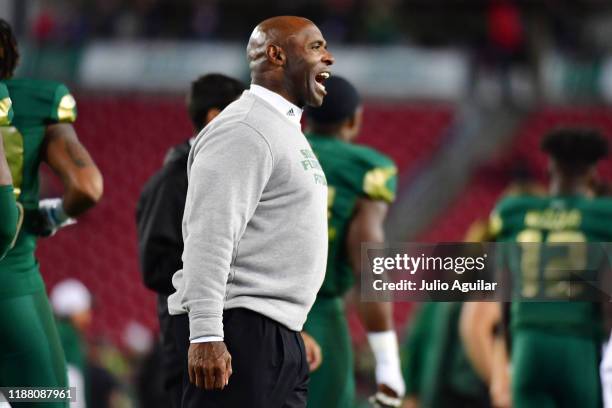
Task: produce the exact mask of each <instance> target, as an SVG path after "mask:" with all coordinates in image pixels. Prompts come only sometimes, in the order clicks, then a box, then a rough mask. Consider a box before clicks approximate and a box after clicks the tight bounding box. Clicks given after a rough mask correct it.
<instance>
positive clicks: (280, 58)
mask: <svg viewBox="0 0 612 408" xmlns="http://www.w3.org/2000/svg"><path fill="white" fill-rule="evenodd" d="M266 56H267V57H268V61H270V63H272V64H274V65H278V66H282V65H285V61H287V56H286V55H285V51H283V49H282V48H281V47H279V46H278V45H274V44H270V45H268V48H266Z"/></svg>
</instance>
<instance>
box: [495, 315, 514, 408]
mask: <svg viewBox="0 0 612 408" xmlns="http://www.w3.org/2000/svg"><path fill="white" fill-rule="evenodd" d="M497 305H498V308H499V310H501V308H502V305H501V304H499V303H498V304H497ZM498 327H499V328H498V330H496V331H495V337H494V340H493V356H492V365H491V382H490V384H489V392H490V394H491V403H492V404H493V406H494V407H495V408H510V407H512V392H511V377H510V361H509V357H508V344H507V336H505V330H504V329H503V325H502V324H500V325H499V326H498Z"/></svg>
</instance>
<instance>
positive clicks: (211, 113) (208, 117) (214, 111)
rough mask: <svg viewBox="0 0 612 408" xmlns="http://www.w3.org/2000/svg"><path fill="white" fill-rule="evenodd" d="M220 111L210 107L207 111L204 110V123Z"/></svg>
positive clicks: (207, 122) (208, 121)
mask: <svg viewBox="0 0 612 408" xmlns="http://www.w3.org/2000/svg"><path fill="white" fill-rule="evenodd" d="M220 113H221V110H220V109H217V108H210V109H209V110H208V112H206V118H205V120H206V122H204V123H206V124H209V123H210V121H211V120H213V119H214V118H215V117H216V116H217V115H218V114H220Z"/></svg>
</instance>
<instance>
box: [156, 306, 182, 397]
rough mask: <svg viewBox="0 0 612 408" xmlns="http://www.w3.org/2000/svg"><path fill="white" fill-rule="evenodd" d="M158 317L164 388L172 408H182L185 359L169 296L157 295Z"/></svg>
mask: <svg viewBox="0 0 612 408" xmlns="http://www.w3.org/2000/svg"><path fill="white" fill-rule="evenodd" d="M157 317H158V318H159V329H160V343H161V359H162V367H163V374H162V375H163V376H164V381H163V387H164V390H165V392H166V394H167V395H168V398H169V399H170V401H171V404H172V407H171V408H181V398H182V395H183V358H182V356H181V354H180V352H179V349H178V345H177V342H176V338H175V336H176V334H175V333H174V330H173V328H172V318H171V316H170V314H168V296H166V295H162V294H159V295H157Z"/></svg>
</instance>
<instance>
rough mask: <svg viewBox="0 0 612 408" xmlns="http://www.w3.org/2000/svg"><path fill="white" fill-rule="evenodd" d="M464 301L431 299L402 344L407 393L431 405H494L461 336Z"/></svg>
mask: <svg viewBox="0 0 612 408" xmlns="http://www.w3.org/2000/svg"><path fill="white" fill-rule="evenodd" d="M462 307H463V303H461V302H427V303H423V304H422V305H421V308H420V309H419V310H417V311H416V312H415V315H414V318H413V320H412V323H411V324H410V326H409V329H408V335H407V337H406V341H405V343H404V345H403V346H402V364H403V365H402V368H403V370H402V372H403V374H404V380H405V381H406V395H407V396H409V397H410V396H412V397H416V398H417V399H418V400H419V402H420V406H422V407H428V408H451V407H452V408H482V407H488V406H490V403H489V401H488V389H487V387H486V386H485V384H484V383H483V382H482V380H480V378H479V377H478V375H477V374H476V372H475V371H474V369H473V367H472V365H471V363H470V361H469V360H468V357H467V355H466V352H465V350H464V348H463V344H462V342H461V338H460V336H459V317H460V314H461V308H462Z"/></svg>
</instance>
